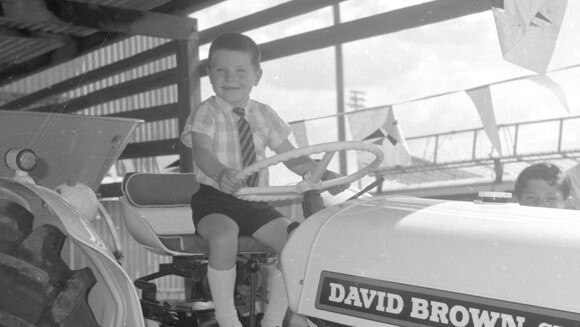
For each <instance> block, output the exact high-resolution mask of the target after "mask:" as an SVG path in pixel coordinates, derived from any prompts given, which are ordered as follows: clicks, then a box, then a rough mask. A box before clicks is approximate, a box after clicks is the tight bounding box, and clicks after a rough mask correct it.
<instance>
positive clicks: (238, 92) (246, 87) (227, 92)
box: [208, 50, 262, 106]
mask: <svg viewBox="0 0 580 327" xmlns="http://www.w3.org/2000/svg"><path fill="white" fill-rule="evenodd" d="M208 69H209V70H208V75H209V80H210V83H211V85H212V88H213V90H214V92H215V94H216V95H217V96H219V97H220V98H222V99H224V100H225V101H227V102H228V103H229V104H231V105H232V106H242V105H244V104H245V103H246V102H247V101H248V99H249V97H250V92H251V91H252V88H253V87H254V86H256V85H258V82H259V81H260V77H262V70H261V69H258V68H256V67H254V65H252V57H251V56H250V55H249V54H247V53H245V52H241V51H231V50H218V51H216V52H214V53H213V55H212V58H211V62H210V63H209V68H208Z"/></svg>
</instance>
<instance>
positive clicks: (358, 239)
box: [281, 196, 580, 326]
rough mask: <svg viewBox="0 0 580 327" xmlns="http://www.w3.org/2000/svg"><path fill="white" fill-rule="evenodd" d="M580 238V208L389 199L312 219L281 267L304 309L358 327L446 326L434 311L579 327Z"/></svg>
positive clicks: (291, 295) (298, 307)
mask: <svg viewBox="0 0 580 327" xmlns="http://www.w3.org/2000/svg"><path fill="white" fill-rule="evenodd" d="M578 235H580V219H579V217H578V211H574V210H564V209H547V208H534V207H523V206H520V205H518V204H512V203H503V204H498V203H483V202H482V203H474V202H458V201H444V200H431V199H420V198H413V197H402V196H401V197H377V198H372V199H364V200H356V201H347V202H345V203H344V204H341V205H338V206H333V207H330V208H327V209H325V210H322V211H320V212H318V213H316V214H314V215H312V216H311V217H309V218H308V219H306V221H305V222H304V223H302V224H301V225H300V226H299V227H298V228H297V229H296V230H295V231H294V233H293V234H292V235H291V237H290V239H289V241H288V243H287V244H286V246H285V247H284V250H283V251H282V257H281V263H282V268H283V272H284V276H285V279H286V283H287V290H288V299H289V303H290V306H291V308H292V309H293V310H294V311H296V312H298V313H300V314H304V315H307V316H314V317H318V318H322V319H325V320H330V321H335V322H340V323H341V324H346V325H348V326H385V324H387V323H388V324H389V325H397V326H410V325H412V324H411V323H406V322H408V321H412V322H414V323H417V324H419V325H421V326H423V325H430V326H443V325H439V324H437V323H433V321H435V320H433V321H430V320H429V317H427V318H425V315H427V311H429V310H431V309H433V308H431V306H433V305H434V303H436V304H437V305H439V307H438V309H441V310H447V311H446V312H447V313H449V314H448V315H446V316H445V317H443V318H441V319H456V318H457V319H459V318H462V319H464V320H467V319H468V316H467V315H464V316H461V314H458V313H457V312H459V311H461V312H464V313H465V312H467V311H466V310H467V309H466V308H475V309H477V310H479V311H477V312H479V313H484V312H485V313H486V314H490V315H496V313H497V315H499V314H500V313H502V314H505V315H504V316H502V317H503V318H505V319H508V318H513V319H515V320H517V319H520V318H521V319H526V324H525V326H528V322H534V321H540V323H537V324H534V323H530V324H529V325H530V326H544V325H542V324H541V322H544V323H545V322H548V321H552V322H554V321H558V322H559V325H560V326H578V325H577V324H568V322H570V321H576V323H577V322H578V321H580V296H579V295H578V294H580V286H579V285H580V284H578V283H577V282H576V281H577V279H578V276H579V275H580V260H579V259H580V255H579V254H580V238H579V237H578ZM373 294H375V295H376V296H374V297H373ZM382 295H385V297H384V298H383V297H382ZM359 300H360V301H359ZM373 301H374V302H373ZM377 301H379V302H377ZM389 301H391V302H389ZM425 303H427V304H428V306H430V307H429V308H427V306H422V305H423V304H425ZM383 304H384V305H383ZM388 305H391V307H390V309H389V307H388ZM377 308H379V309H380V310H378V309H377ZM387 309H388V310H387ZM423 309H424V310H423ZM464 309H465V310H464ZM475 309H473V310H475ZM433 310H435V309H433ZM433 310H431V311H430V312H434V311H433ZM453 310H455V311H453ZM457 310H459V311H457ZM473 310H472V311H473ZM502 310H503V311H502ZM506 310H507V311H506ZM510 310H511V311H510ZM542 310H543V311H542ZM508 311H509V312H508ZM510 312H511V313H510ZM452 313H453V314H455V315H451V314H452ZM354 317H357V318H354ZM430 317H431V319H434V318H432V317H433V316H430ZM503 318H502V319H503ZM516 318H517V319H516ZM457 319H456V320H457ZM469 319H471V318H469ZM474 319H475V318H474ZM558 319H560V320H558ZM427 320H429V321H427ZM515 320H514V321H515ZM528 320H529V321H528ZM371 321H372V323H371ZM403 321H404V322H403ZM441 321H443V320H441ZM462 322H465V321H463V320H462ZM551 324H552V325H553V324H554V323H551ZM475 325H476V326H477V324H475ZM484 325H485V326H499V325H497V324H496V325H493V324H489V325H488V324H484ZM445 326H466V324H462V323H458V324H453V325H445ZM467 326H473V325H471V324H467ZM482 326H483V325H482ZM504 326H505V324H504ZM513 326H515V325H513ZM520 326H523V325H520ZM545 326H548V325H545Z"/></svg>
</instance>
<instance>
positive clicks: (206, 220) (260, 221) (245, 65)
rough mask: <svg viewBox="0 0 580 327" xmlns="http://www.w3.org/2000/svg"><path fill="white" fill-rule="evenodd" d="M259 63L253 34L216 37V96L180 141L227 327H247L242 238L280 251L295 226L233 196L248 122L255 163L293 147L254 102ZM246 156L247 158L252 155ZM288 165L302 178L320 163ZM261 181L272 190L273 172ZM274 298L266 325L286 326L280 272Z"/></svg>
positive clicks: (304, 160) (211, 69) (284, 130)
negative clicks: (239, 265) (239, 261)
mask: <svg viewBox="0 0 580 327" xmlns="http://www.w3.org/2000/svg"><path fill="white" fill-rule="evenodd" d="M260 59H261V54H260V50H259V48H258V46H257V45H256V43H255V42H254V41H253V40H252V39H250V38H249V37H247V36H244V35H242V34H238V33H227V34H223V35H221V36H218V37H217V38H216V39H215V40H214V41H213V42H212V44H211V46H210V50H209V55H208V62H207V64H208V75H209V79H210V83H211V85H212V88H213V90H214V92H215V96H212V97H210V98H209V99H207V100H206V101H204V102H203V103H201V104H200V105H199V106H198V107H197V108H196V109H195V110H194V111H193V112H192V114H191V115H190V116H189V117H188V120H187V122H186V126H185V128H184V131H183V134H182V135H181V140H182V142H183V143H184V144H186V145H187V146H190V147H192V150H193V157H194V163H195V165H194V172H195V173H196V178H197V180H198V182H199V183H200V188H199V191H198V192H197V193H196V194H194V195H193V197H192V199H191V206H192V209H193V221H194V224H195V227H196V229H197V233H198V234H199V235H201V236H202V237H203V238H204V239H205V240H207V241H208V243H209V265H208V280H209V285H210V289H211V292H212V297H213V301H214V305H215V315H216V320H217V322H218V323H219V325H220V326H221V327H231V326H236V327H239V326H241V324H240V322H239V320H238V318H237V314H236V310H235V307H234V299H233V295H234V286H235V279H236V272H235V264H236V253H237V246H238V235H248V236H253V237H254V238H256V239H257V240H258V241H260V242H262V243H264V244H265V245H268V246H269V247H271V248H272V249H274V250H276V251H277V252H278V253H280V251H281V250H282V248H283V246H284V244H285V242H286V238H287V236H288V235H287V227H288V225H289V223H290V222H289V220H288V219H286V218H284V217H283V215H282V214H280V213H279V212H278V211H276V210H275V209H274V208H273V207H271V206H269V205H268V204H266V203H261V202H250V201H244V200H240V199H238V198H236V197H234V196H233V195H232V194H233V193H235V192H236V191H237V190H238V189H239V188H241V187H243V186H245V185H246V183H247V181H242V180H239V179H237V178H236V177H235V175H236V174H237V173H238V172H239V171H240V170H242V169H243V168H244V158H242V149H241V147H242V146H241V145H240V139H246V138H247V135H246V136H240V133H242V135H244V133H243V132H240V130H239V125H238V124H239V123H242V124H243V122H242V120H243V119H245V120H246V121H247V122H248V123H249V125H250V127H251V136H252V137H253V145H254V148H255V159H256V161H260V160H262V159H264V158H265V148H266V147H269V148H270V149H272V150H273V151H275V152H276V153H283V152H286V151H289V150H292V149H294V146H293V145H292V144H291V143H290V142H289V140H288V136H289V135H290V133H291V130H290V127H289V126H288V125H287V124H286V123H285V122H284V121H282V119H280V117H279V116H278V115H277V114H276V112H275V111H274V110H272V108H270V107H269V106H267V105H265V104H263V103H260V102H257V101H254V100H251V99H250V92H251V91H252V88H253V87H254V86H257V85H258V82H259V81H260V78H261V76H262V69H261V67H260ZM238 108H242V110H240V109H238ZM234 109H235V110H234ZM240 111H242V112H241V113H240ZM244 147H245V146H244ZM251 152H252V153H253V151H251ZM246 153H247V152H244V156H246V157H247V156H249V155H247V154H246ZM286 166H287V167H288V168H289V169H290V170H292V171H293V172H294V173H296V174H298V175H300V176H304V175H305V174H306V173H307V172H313V171H314V169H315V168H316V163H315V162H314V161H313V160H312V159H310V158H308V157H301V158H298V159H293V160H290V161H288V162H286ZM325 175H326V176H325V177H327V179H331V178H336V177H339V175H337V174H335V173H331V172H328V171H327V173H326V174H325ZM258 177H259V178H258V182H257V186H267V185H268V171H267V170H262V171H260V172H259V174H258ZM347 187H348V185H345V186H344V187H340V188H338V189H334V190H331V193H338V192H339V191H342V190H344V189H346V188H347ZM270 294H271V297H270V301H269V303H268V306H267V308H266V312H265V314H264V318H263V319H262V322H261V323H262V326H263V327H271V326H282V321H283V319H284V315H285V313H286V310H287V305H288V303H287V299H286V293H285V286H284V283H283V278H282V274H281V272H280V271H279V270H276V273H275V274H274V276H273V278H272V282H271V284H270Z"/></svg>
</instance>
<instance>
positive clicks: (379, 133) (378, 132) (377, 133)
mask: <svg viewBox="0 0 580 327" xmlns="http://www.w3.org/2000/svg"><path fill="white" fill-rule="evenodd" d="M378 137H385V134H384V133H383V131H381V130H380V129H377V130H376V131H374V132H372V133H371V134H370V135H369V136H367V137H365V138H364V139H363V141H366V140H371V139H376V138H378Z"/></svg>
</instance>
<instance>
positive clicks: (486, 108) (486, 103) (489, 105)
mask: <svg viewBox="0 0 580 327" xmlns="http://www.w3.org/2000/svg"><path fill="white" fill-rule="evenodd" d="M465 92H466V93H467V95H468V96H469V97H470V98H471V101H473V104H475V108H476V109H477V113H478V114H479V117H480V118H481V122H482V124H483V129H484V130H485V133H486V134H487V137H488V138H489V140H490V142H491V145H492V146H493V147H494V148H495V150H496V151H497V153H499V155H501V154H502V152H501V141H500V138H499V131H498V128H497V123H496V120H495V112H494V109H493V102H492V100H491V91H490V89H489V85H486V86H482V87H478V88H474V89H470V90H467V91H465Z"/></svg>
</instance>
